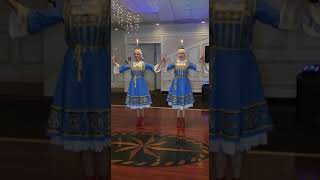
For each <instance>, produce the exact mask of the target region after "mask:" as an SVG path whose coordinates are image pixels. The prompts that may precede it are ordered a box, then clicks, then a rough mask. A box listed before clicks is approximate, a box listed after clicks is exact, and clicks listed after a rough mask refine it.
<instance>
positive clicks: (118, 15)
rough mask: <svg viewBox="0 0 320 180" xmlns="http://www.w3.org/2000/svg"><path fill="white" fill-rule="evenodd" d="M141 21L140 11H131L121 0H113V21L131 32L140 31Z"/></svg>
mask: <svg viewBox="0 0 320 180" xmlns="http://www.w3.org/2000/svg"><path fill="white" fill-rule="evenodd" d="M140 22H141V20H140V15H139V14H138V13H134V12H131V11H130V10H129V9H128V8H127V7H125V6H124V5H123V4H122V2H121V0H112V23H114V24H116V26H118V27H120V28H122V29H125V30H126V31H127V33H128V34H130V33H138V31H139V29H140V25H139V23H140Z"/></svg>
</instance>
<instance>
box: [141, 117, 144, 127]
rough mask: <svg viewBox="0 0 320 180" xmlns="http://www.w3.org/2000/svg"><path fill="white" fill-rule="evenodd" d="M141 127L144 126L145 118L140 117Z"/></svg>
mask: <svg viewBox="0 0 320 180" xmlns="http://www.w3.org/2000/svg"><path fill="white" fill-rule="evenodd" d="M140 126H144V117H140Z"/></svg>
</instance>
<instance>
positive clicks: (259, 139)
mask: <svg viewBox="0 0 320 180" xmlns="http://www.w3.org/2000/svg"><path fill="white" fill-rule="evenodd" d="M267 142H268V136H267V133H262V134H258V135H255V136H251V137H244V138H240V140H239V141H237V142H234V141H226V140H223V139H220V138H218V139H212V140H210V146H209V150H210V152H224V153H226V154H230V155H233V154H235V153H236V152H238V151H240V152H243V151H249V150H251V149H252V148H254V147H256V146H259V145H266V144H267Z"/></svg>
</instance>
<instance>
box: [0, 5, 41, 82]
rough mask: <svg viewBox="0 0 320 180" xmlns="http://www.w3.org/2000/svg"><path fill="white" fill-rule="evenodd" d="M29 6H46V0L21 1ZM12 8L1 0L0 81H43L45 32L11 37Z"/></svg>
mask: <svg viewBox="0 0 320 180" xmlns="http://www.w3.org/2000/svg"><path fill="white" fill-rule="evenodd" d="M21 2H23V3H25V4H26V5H27V6H29V7H34V8H43V7H46V5H47V2H46V1H32V2H30V1H21ZM10 12H11V9H10V8H9V6H8V5H7V4H6V2H5V1H0V82H32V83H34V82H36V83H37V82H39V83H41V82H43V59H44V58H43V54H44V51H43V50H44V48H43V34H42V33H39V34H36V35H30V36H28V37H24V38H19V39H11V38H10V37H9V33H8V18H9V13H10Z"/></svg>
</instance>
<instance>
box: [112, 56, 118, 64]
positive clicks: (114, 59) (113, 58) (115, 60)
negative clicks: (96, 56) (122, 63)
mask: <svg viewBox="0 0 320 180" xmlns="http://www.w3.org/2000/svg"><path fill="white" fill-rule="evenodd" d="M111 59H112V64H113V65H117V58H116V55H112V58H111Z"/></svg>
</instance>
